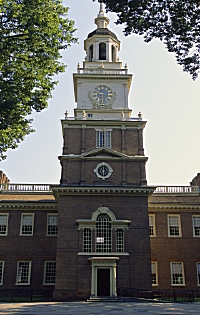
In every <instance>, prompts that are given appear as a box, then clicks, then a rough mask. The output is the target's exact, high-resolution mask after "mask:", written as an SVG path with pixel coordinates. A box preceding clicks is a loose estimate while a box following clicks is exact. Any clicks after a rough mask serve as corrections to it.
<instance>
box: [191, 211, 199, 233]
mask: <svg viewBox="0 0 200 315" xmlns="http://www.w3.org/2000/svg"><path fill="white" fill-rule="evenodd" d="M195 217H197V218H199V220H200V215H196V214H194V215H193V216H192V228H193V237H200V233H199V235H195V228H194V218H195ZM199 228H200V225H199Z"/></svg>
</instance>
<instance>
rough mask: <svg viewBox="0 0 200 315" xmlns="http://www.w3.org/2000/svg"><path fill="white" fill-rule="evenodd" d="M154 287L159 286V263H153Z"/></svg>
mask: <svg viewBox="0 0 200 315" xmlns="http://www.w3.org/2000/svg"><path fill="white" fill-rule="evenodd" d="M151 274H152V285H158V270H157V261H152V262H151Z"/></svg>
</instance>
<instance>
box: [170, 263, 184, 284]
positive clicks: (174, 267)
mask: <svg viewBox="0 0 200 315" xmlns="http://www.w3.org/2000/svg"><path fill="white" fill-rule="evenodd" d="M170 266H171V284H172V285H185V279H184V270H183V263H182V262H171V264H170Z"/></svg>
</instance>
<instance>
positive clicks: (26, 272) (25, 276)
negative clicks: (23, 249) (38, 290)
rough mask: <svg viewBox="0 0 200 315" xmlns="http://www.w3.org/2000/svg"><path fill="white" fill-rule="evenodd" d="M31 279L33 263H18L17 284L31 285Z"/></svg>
mask: <svg viewBox="0 0 200 315" xmlns="http://www.w3.org/2000/svg"><path fill="white" fill-rule="evenodd" d="M30 277H31V261H18V263H17V279H16V284H21V285H29V284H30Z"/></svg>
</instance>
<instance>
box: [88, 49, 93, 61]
mask: <svg viewBox="0 0 200 315" xmlns="http://www.w3.org/2000/svg"><path fill="white" fill-rule="evenodd" d="M93 55H94V48H93V45H90V47H89V61H93Z"/></svg>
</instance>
